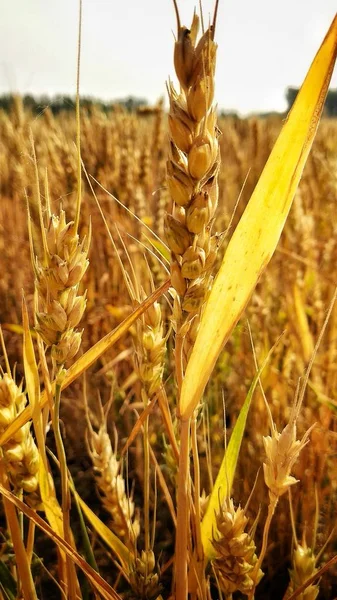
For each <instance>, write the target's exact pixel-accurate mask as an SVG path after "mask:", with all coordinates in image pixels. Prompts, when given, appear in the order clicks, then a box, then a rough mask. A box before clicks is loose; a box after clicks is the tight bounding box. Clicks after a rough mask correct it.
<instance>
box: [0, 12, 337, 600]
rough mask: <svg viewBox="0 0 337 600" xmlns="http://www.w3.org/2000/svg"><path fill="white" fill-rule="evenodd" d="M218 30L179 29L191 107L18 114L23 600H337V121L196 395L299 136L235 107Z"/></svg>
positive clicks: (15, 543)
mask: <svg viewBox="0 0 337 600" xmlns="http://www.w3.org/2000/svg"><path fill="white" fill-rule="evenodd" d="M335 28H336V26H335ZM197 29H198V22H197V18H196V17H194V19H193V22H192V26H191V27H190V29H188V30H187V29H186V28H184V27H183V26H182V25H181V24H180V22H179V19H178V33H177V42H176V46H175V59H174V65H175V71H176V75H177V80H178V83H177V84H176V87H173V84H171V83H169V84H168V98H169V109H168V110H167V109H166V107H165V103H164V101H163V100H159V101H158V103H157V104H156V105H155V106H153V107H146V108H144V107H141V108H139V109H138V110H137V111H135V112H128V111H127V110H126V109H124V108H122V107H120V106H117V105H116V106H114V107H112V109H111V110H109V111H103V110H102V109H100V108H98V107H97V106H95V105H93V106H92V107H89V108H79V109H78V111H77V117H78V118H77V119H76V114H75V111H74V112H72V111H67V113H65V112H61V113H59V114H58V115H57V116H55V115H54V114H53V112H52V110H51V108H50V107H47V108H46V109H45V110H43V111H41V113H40V114H39V115H38V117H36V115H35V114H33V113H32V112H31V111H30V110H28V109H26V108H25V107H24V105H23V102H22V99H21V98H20V97H19V96H16V97H14V98H13V102H12V105H11V108H10V110H9V111H8V112H5V111H2V112H1V113H0V250H1V252H0V258H1V278H0V323H1V328H2V334H1V348H2V351H1V373H0V444H1V448H2V451H1V463H0V465H1V468H0V491H1V494H2V498H3V503H2V521H1V533H2V538H1V563H0V598H2V599H4V600H5V599H15V598H24V599H26V598H27V599H28V598H29V599H31V598H32V599H33V598H41V599H52V598H70V599H76V598H83V599H87V598H125V599H137V598H142V599H148V600H150V599H153V600H165V599H169V598H170V599H172V600H173V599H176V600H185V599H187V598H190V599H191V600H197V599H200V600H201V599H202V600H203V599H208V600H209V599H211V598H219V599H225V598H226V599H227V598H228V599H231V598H234V599H235V598H249V599H250V600H252V598H256V599H257V600H258V599H265V598H271V599H274V598H275V599H278V598H280V599H281V598H284V599H290V598H295V597H297V598H300V599H303V600H304V599H305V600H311V599H315V598H317V597H319V598H326V599H328V598H329V599H330V598H334V597H335V596H337V584H336V581H337V571H336V554H337V552H336V540H337V538H336V532H335V529H334V528H335V522H336V519H335V513H336V502H337V470H336V452H337V423H336V407H337V392H336V382H337V369H336V359H337V307H336V305H335V303H334V299H335V296H336V284H337V277H336V261H337V236H336V234H337V222H336V219H335V214H336V198H337V146H336V140H337V123H336V121H335V120H333V119H328V118H325V117H324V116H323V118H322V119H321V122H320V124H319V128H318V131H317V135H316V138H315V141H314V143H313V146H312V150H311V153H310V155H309V157H308V160H307V163H306V166H305V168H304V172H303V175H302V178H301V181H300V184H299V186H298V188H297V190H296V192H295V196H294V200H293V203H292V206H291V209H290V212H289V216H288V218H287V221H286V224H285V226H284V229H283V231H282V234H281V237H280V240H279V242H278V244H277V246H276V250H275V252H274V255H273V256H272V258H271V260H270V262H269V264H268V266H267V263H266V265H265V266H266V269H265V270H264V271H263V272H262V267H261V276H260V277H259V278H258V281H257V284H256V285H254V291H253V293H252V297H251V299H250V300H249V302H248V296H247V303H246V304H247V305H246V308H245V310H244V312H243V313H242V314H238V315H237V318H236V319H234V318H233V327H232V328H231V330H230V331H228V335H227V337H226V339H228V341H227V343H226V344H225V345H224V347H223V344H222V345H221V344H220V342H219V352H220V349H221V348H222V349H221V352H220V354H219V357H218V358H217V361H216V364H215V367H214V369H213V370H212V374H211V376H210V377H208V376H207V381H205V384H206V383H207V386H206V389H205V391H204V393H203V394H202V395H201V396H200V395H199V396H198V401H197V402H195V403H194V404H193V405H192V400H190V396H189V395H188V394H187V392H186V396H184V393H185V392H184V390H185V389H187V388H185V387H184V386H185V385H186V386H187V383H186V381H187V378H188V372H189V371H188V369H192V367H191V366H189V367H188V365H192V364H194V365H197V369H196V371H194V375H193V377H191V378H190V379H191V380H192V383H193V378H195V379H197V378H198V376H199V375H198V370H199V371H200V377H201V378H202V376H203V375H202V373H203V372H204V371H206V366H205V364H204V362H203V361H202V359H200V362H199V363H198V356H197V355H196V350H195V348H199V347H200V346H198V344H201V345H202V344H203V340H204V338H202V335H207V330H208V328H210V329H211V319H210V318H209V319H208V321H207V318H206V317H205V314H206V316H207V314H208V313H207V310H209V309H208V308H207V307H208V306H212V304H211V303H212V298H213V296H212V293H213V292H211V289H212V286H213V282H214V277H215V275H216V273H217V272H218V271H219V268H220V265H221V264H222V263H223V261H224V257H226V255H228V253H229V252H230V251H231V250H230V248H231V244H232V243H233V242H232V241H230V240H231V238H232V236H233V232H235V231H236V229H237V227H238V224H239V223H240V222H242V221H240V220H241V217H242V215H244V214H245V209H246V207H247V205H248V202H249V199H250V198H251V197H252V194H253V191H254V189H255V187H256V185H257V183H258V181H259V178H260V175H261V173H262V171H263V169H264V167H265V164H266V161H267V159H268V157H269V155H270V153H271V151H272V148H273V146H274V144H275V141H276V140H277V138H278V136H279V134H280V131H281V129H282V125H283V123H284V116H282V115H280V116H277V115H275V116H271V117H268V118H259V117H251V118H247V119H239V118H236V117H230V116H228V117H226V116H219V115H218V114H217V110H216V104H215V100H214V99H213V97H214V93H215V94H216V91H215V92H214V83H213V77H214V69H215V55H216V44H215V42H214V40H213V30H212V26H210V28H209V29H207V30H206V31H205V32H204V33H203V34H202V33H201V34H200V33H199V36H201V37H199V38H198V37H197V36H198V32H197ZM197 40H200V41H199V42H198V41H197ZM217 41H218V40H217ZM218 43H220V42H219V41H218ZM334 44H335V46H336V45H337V42H336V34H335V39H334ZM335 46H334V48H335ZM334 52H335V49H334ZM172 69H173V67H172ZM275 185H278V181H276V183H275ZM263 227H264V228H267V229H268V227H269V221H268V222H264V223H261V228H263ZM272 227H273V223H272V222H270V228H271V229H272ZM232 239H233V238H232ZM256 245H257V242H256ZM254 246H255V241H254V239H253V238H252V239H251V250H250V252H251V260H252V262H253V260H254ZM232 247H233V246H232ZM227 249H228V253H227ZM267 262H268V261H267ZM238 264H239V263H238ZM237 268H238V269H239V268H240V265H239V266H238V267H237ZM219 277H220V275H219ZM219 277H218V278H217V279H216V281H219ZM242 287H243V288H244V287H245V281H244V279H242ZM214 293H215V292H214ZM221 302H222V301H221ZM205 307H206V308H205ZM137 311H138V312H137ZM239 317H240V318H239ZM234 321H235V322H234ZM205 332H206V333H205ZM219 336H221V332H219ZM215 337H216V336H215ZM215 337H214V336H213V338H212V339H211V341H210V342H209V343H210V344H216V343H217V340H216V339H215ZM224 337H225V335H224ZM205 339H206V338H205ZM200 340H201V342H200ZM224 341H225V340H224ZM220 346H221V348H220ZM200 356H201V355H200ZM193 361H194V362H193ZM191 372H192V371H191ZM204 377H206V376H204ZM188 381H190V380H188ZM196 385H197V384H196ZM200 386H201V387H202V384H201V383H200ZM184 397H186V398H187V400H186V401H185V403H184V400H183V399H184ZM179 398H180V399H181V400H180V401H179ZM249 406H250V408H249ZM27 407H28V408H27ZM245 411H246V412H245ZM244 415H245V416H244ZM243 418H244V424H243V428H242V419H243ZM240 427H241V429H240ZM240 431H241V433H240ZM233 432H234V434H233ZM232 434H233V436H232ZM231 440H232V441H231ZM233 440H234V441H233ZM231 453H232V454H231ZM233 456H235V457H237V463H236V458H235V460H234V458H233ZM224 457H225V458H224ZM226 461H227V462H226ZM233 461H234V462H233ZM219 472H220V473H222V480H221V482H220V483H218V481H219V478H218V474H219ZM212 490H213V495H212ZM214 490H216V492H214ZM213 507H215V508H213ZM209 523H210V525H207V527H208V529H207V528H206V524H209ZM205 540H206V541H205ZM310 578H312V579H310ZM301 586H303V588H302V589H301ZM296 590H298V591H297V592H296Z"/></svg>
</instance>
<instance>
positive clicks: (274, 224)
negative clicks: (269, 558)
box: [179, 16, 337, 419]
mask: <svg viewBox="0 0 337 600" xmlns="http://www.w3.org/2000/svg"><path fill="white" fill-rule="evenodd" d="M336 51H337V16H336V17H335V19H334V20H333V22H332V24H331V27H330V29H329V31H328V33H327V35H326V37H325V39H324V41H323V43H322V45H321V47H320V49H319V51H318V53H317V54H316V56H315V58H314V61H313V63H312V65H311V67H310V69H309V71H308V74H307V76H306V78H305V80H304V83H303V85H302V87H301V89H300V91H299V93H298V95H297V98H296V100H295V103H294V106H293V108H292V110H291V111H290V113H289V116H288V118H287V121H286V123H285V124H284V126H283V128H282V131H281V133H280V135H279V137H278V139H277V141H276V143H275V146H274V148H273V150H272V152H271V154H270V157H269V159H268V162H267V164H266V166H265V168H264V171H263V173H262V175H261V177H260V180H259V182H258V184H257V186H256V188H255V190H254V192H253V194H252V197H251V199H250V201H249V203H248V205H247V207H246V210H245V212H244V214H243V216H242V218H241V220H240V222H239V224H238V226H237V228H236V230H235V232H234V234H233V236H232V239H231V241H230V243H229V245H228V248H227V251H226V254H225V257H224V260H223V263H222V265H221V268H220V271H219V273H218V275H217V277H216V279H215V282H214V285H213V288H212V291H211V293H210V296H209V299H208V301H207V303H206V306H205V309H204V312H203V315H202V319H201V323H200V329H199V332H198V336H197V339H196V342H195V345H194V348H193V351H192V354H191V357H190V360H189V362H188V365H187V369H186V374H185V378H184V382H183V385H182V391H181V397H180V404H179V408H180V415H181V418H182V419H188V418H189V417H190V416H191V414H192V413H193V410H194V409H195V407H196V406H197V404H198V402H199V401H200V398H201V397H202V394H203V391H204V389H205V386H206V384H207V382H208V379H209V377H210V375H211V372H212V370H213V368H214V365H215V362H216V360H217V358H218V356H219V353H220V351H221V349H222V348H223V346H224V344H225V343H226V341H227V340H228V337H229V335H230V334H231V332H232V330H233V328H234V327H235V325H236V323H237V321H238V320H239V318H240V316H241V314H242V312H243V311H244V309H245V307H246V305H247V303H248V301H249V299H250V296H251V294H252V293H253V290H254V288H255V286H256V283H257V281H258V279H259V277H260V275H261V273H262V272H263V271H264V269H265V267H266V266H267V264H268V262H269V260H270V259H271V257H272V255H273V253H274V251H275V248H276V245H277V243H278V240H279V238H280V235H281V233H282V229H283V227H284V224H285V221H286V218H287V216H288V213H289V210H290V207H291V203H292V200H293V197H294V194H295V191H296V188H297V185H298V183H299V180H300V177H301V175H302V171H303V168H304V165H305V161H306V159H307V157H308V154H309V151H310V148H311V145H312V142H313V139H314V137H315V133H316V130H317V127H318V123H319V119H320V116H321V113H322V109H323V105H324V100H325V96H326V93H327V90H328V86H329V82H330V79H331V75H332V71H333V67H334V64H335V60H336ZM200 365H202V366H203V368H202V369H200Z"/></svg>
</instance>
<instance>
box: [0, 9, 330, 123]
mask: <svg viewBox="0 0 337 600" xmlns="http://www.w3.org/2000/svg"><path fill="white" fill-rule="evenodd" d="M177 2H178V6H179V8H180V13H181V21H182V23H183V24H185V25H186V26H190V24H191V19H192V15H193V10H194V6H195V5H196V4H198V3H199V0H177ZM213 5H214V2H213V1H211V0H203V7H204V18H205V20H208V18H209V14H210V13H211V11H212V7H213ZM0 10H1V22H0V94H3V93H7V92H19V93H34V94H48V95H51V96H52V95H55V94H67V95H73V94H74V93H75V82H76V45H77V22H78V0H10V1H9V0H0ZM335 13H336V0H220V5H219V14H218V21H217V30H216V42H217V43H218V58H217V75H216V101H217V103H218V106H219V108H220V109H224V110H235V111H237V112H239V113H240V114H241V115H246V114H249V113H252V112H267V111H273V110H278V111H283V110H285V109H286V100H285V90H286V88H287V86H294V87H299V86H300V85H301V83H302V81H303V79H304V77H305V74H306V72H307V70H308V68H309V66H310V63H311V61H312V59H313V58H314V55H315V53H316V52H317V50H318V48H319V46H320V43H321V42H322V40H323V38H324V35H325V33H326V31H327V30H328V27H329V25H330V23H331V21H332V19H333V17H334V15H335ZM175 32H176V23H175V14H174V10H173V4H172V0H83V27H82V63H81V94H82V95H83V96H87V95H89V96H94V97H96V98H100V99H103V100H113V99H120V98H125V97H127V96H130V95H133V96H136V97H142V98H145V99H146V100H148V101H149V102H150V103H154V102H156V100H158V99H159V98H160V97H161V96H163V95H164V96H165V95H166V87H165V82H166V81H167V79H168V77H171V78H173V79H174V77H173V76H174V70H173V46H174V33H175ZM332 87H337V73H336V71H335V73H334V75H333V78H332Z"/></svg>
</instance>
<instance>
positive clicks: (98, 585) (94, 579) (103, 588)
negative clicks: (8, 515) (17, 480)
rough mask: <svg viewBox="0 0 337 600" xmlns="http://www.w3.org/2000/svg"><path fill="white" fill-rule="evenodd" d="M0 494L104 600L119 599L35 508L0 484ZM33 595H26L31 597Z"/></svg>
mask: <svg viewBox="0 0 337 600" xmlns="http://www.w3.org/2000/svg"><path fill="white" fill-rule="evenodd" d="M0 494H1V495H2V496H4V498H6V499H7V500H8V501H9V502H11V503H12V504H13V505H14V506H16V508H17V509H18V510H19V511H21V512H23V513H24V514H25V515H26V516H27V517H28V518H29V519H30V520H31V521H32V522H33V523H35V525H37V526H38V527H39V528H40V529H41V530H42V531H44V533H45V534H46V535H47V536H48V537H49V538H50V539H52V540H53V541H54V542H55V544H57V546H58V547H59V548H60V550H62V551H63V552H65V554H67V555H68V556H69V557H70V558H71V560H72V561H73V562H74V563H75V564H76V565H77V566H78V567H79V568H80V569H81V570H82V571H83V573H84V574H85V575H86V577H87V578H88V579H89V580H90V581H91V583H92V585H93V587H94V588H95V589H96V590H97V592H99V593H100V594H101V595H102V597H103V598H105V599H106V600H121V597H120V595H119V594H117V592H116V591H115V590H114V589H113V588H112V587H111V586H110V585H109V584H108V583H107V582H106V581H105V580H104V579H103V578H102V577H101V576H100V575H99V573H97V571H95V570H94V569H93V568H92V567H91V566H90V565H89V564H88V563H87V562H86V561H85V560H84V558H82V556H80V554H78V552H76V550H74V549H73V548H72V547H71V546H70V544H68V542H66V541H65V540H63V539H62V537H60V536H59V535H58V534H57V533H56V532H55V531H53V529H52V528H51V527H50V526H49V525H48V523H46V521H44V520H43V519H42V518H41V517H40V516H39V515H38V514H37V512H36V511H35V510H33V509H31V508H30V507H29V506H27V504H25V503H24V502H22V501H21V500H20V499H19V498H17V497H16V496H14V494H12V492H10V491H9V490H6V488H5V487H4V486H3V485H2V484H0ZM31 597H33V596H28V595H27V598H31Z"/></svg>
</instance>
